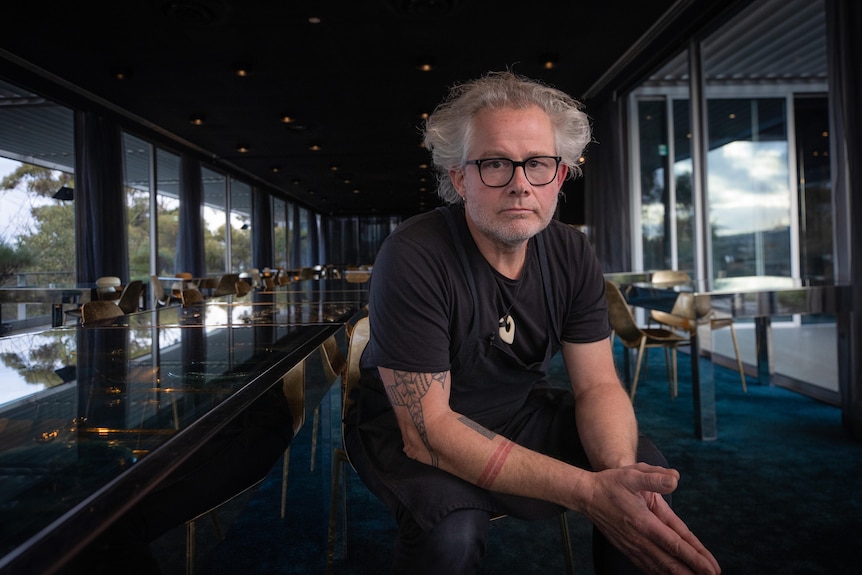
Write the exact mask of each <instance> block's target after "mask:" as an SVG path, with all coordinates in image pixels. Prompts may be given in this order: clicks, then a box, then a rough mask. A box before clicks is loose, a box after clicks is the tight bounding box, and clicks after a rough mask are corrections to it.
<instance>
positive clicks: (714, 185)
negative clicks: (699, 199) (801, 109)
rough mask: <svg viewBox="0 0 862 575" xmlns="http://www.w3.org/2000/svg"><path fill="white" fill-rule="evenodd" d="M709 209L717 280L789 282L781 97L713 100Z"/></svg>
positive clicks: (787, 196)
mask: <svg viewBox="0 0 862 575" xmlns="http://www.w3.org/2000/svg"><path fill="white" fill-rule="evenodd" d="M707 107H708V112H707V113H708V117H709V153H708V158H707V165H708V166H709V175H708V179H707V186H708V205H709V223H710V228H711V232H712V254H713V259H712V262H713V277H714V278H728V277H744V276H779V277H791V275H792V274H791V265H790V208H791V206H790V187H789V186H790V177H789V167H788V157H787V145H788V144H787V130H786V114H785V105H784V100H783V99H778V98H769V99H710V100H708V102H707Z"/></svg>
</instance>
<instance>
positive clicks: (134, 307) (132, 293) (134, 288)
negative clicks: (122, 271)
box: [117, 280, 144, 313]
mask: <svg viewBox="0 0 862 575" xmlns="http://www.w3.org/2000/svg"><path fill="white" fill-rule="evenodd" d="M143 289H144V282H142V281H141V280H132V281H130V282H129V283H127V284H126V287H124V288H123V293H122V294H121V295H120V300H119V301H118V302H117V307H119V308H120V309H121V310H123V313H132V312H135V311H138V309H140V307H141V291H143Z"/></svg>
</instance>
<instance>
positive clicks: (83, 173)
mask: <svg viewBox="0 0 862 575" xmlns="http://www.w3.org/2000/svg"><path fill="white" fill-rule="evenodd" d="M121 141H122V136H121V132H120V127H119V125H117V123H116V122H114V121H113V120H109V119H107V118H103V117H102V116H99V115H98V114H95V113H92V112H82V111H78V112H76V113H75V153H76V156H75V227H76V229H77V237H76V242H77V256H78V257H77V261H76V264H75V265H76V272H77V278H78V279H77V281H78V282H79V283H82V284H91V283H93V282H95V281H96V279H97V278H99V277H101V276H117V277H119V278H120V279H121V280H122V281H123V282H124V283H125V282H128V281H129V261H128V239H127V237H126V202H125V193H124V192H123V152H122V145H121Z"/></svg>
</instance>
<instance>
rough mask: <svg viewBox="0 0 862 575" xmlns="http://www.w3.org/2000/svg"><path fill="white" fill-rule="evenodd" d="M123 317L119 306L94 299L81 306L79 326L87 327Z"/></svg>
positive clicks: (107, 301)
mask: <svg viewBox="0 0 862 575" xmlns="http://www.w3.org/2000/svg"><path fill="white" fill-rule="evenodd" d="M123 315H125V314H124V313H123V310H121V309H120V306H118V305H117V304H115V303H114V302H112V301H109V300H102V299H94V300H92V301H88V302H84V305H82V306H81V324H83V325H88V324H92V323H95V322H99V321H105V320H109V319H114V318H117V317H122V316H123Z"/></svg>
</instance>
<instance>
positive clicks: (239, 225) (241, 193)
mask: <svg viewBox="0 0 862 575" xmlns="http://www.w3.org/2000/svg"><path fill="white" fill-rule="evenodd" d="M251 231H252V230H251V186H249V185H248V184H246V183H245V182H241V181H239V180H234V179H231V181H230V254H231V256H230V257H231V262H230V269H231V271H232V272H242V271H245V270H248V269H251V268H253V267H256V266H255V265H254V264H253V262H252V261H251Z"/></svg>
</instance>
